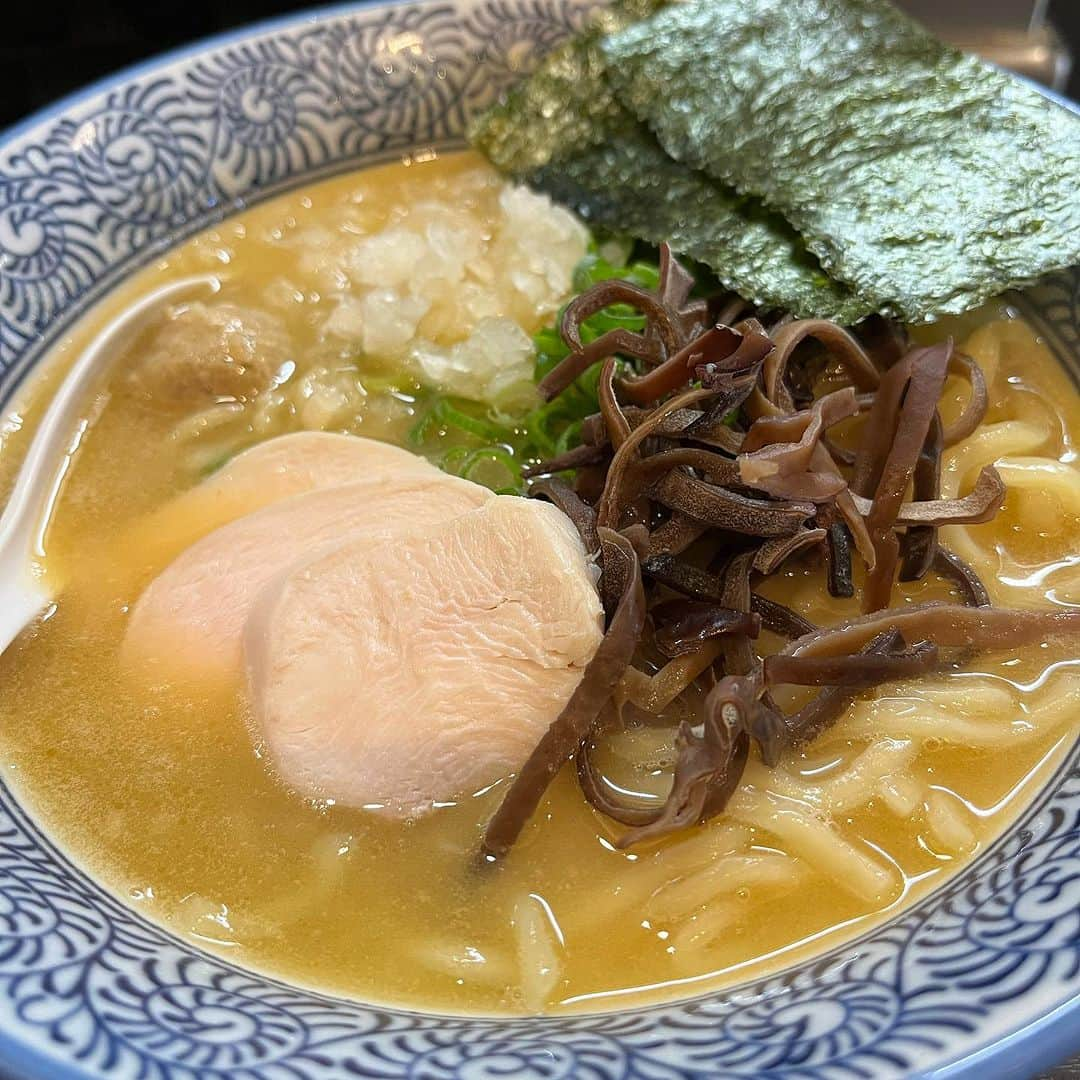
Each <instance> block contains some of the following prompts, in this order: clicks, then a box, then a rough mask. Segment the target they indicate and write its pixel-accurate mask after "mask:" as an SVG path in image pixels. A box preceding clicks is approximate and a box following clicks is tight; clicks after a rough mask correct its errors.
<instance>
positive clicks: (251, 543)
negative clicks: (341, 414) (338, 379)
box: [124, 468, 495, 678]
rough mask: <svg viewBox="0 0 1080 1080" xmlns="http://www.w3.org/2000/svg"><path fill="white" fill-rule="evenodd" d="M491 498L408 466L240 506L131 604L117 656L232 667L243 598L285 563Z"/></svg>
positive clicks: (159, 666)
mask: <svg viewBox="0 0 1080 1080" xmlns="http://www.w3.org/2000/svg"><path fill="white" fill-rule="evenodd" d="M493 498H495V496H494V495H492V493H491V492H490V491H488V490H487V488H483V487H481V486H480V485H479V484H473V483H470V482H469V481H467V480H459V479H457V478H456V477H453V476H447V475H446V474H445V473H442V472H440V471H439V470H438V469H435V468H430V469H429V471H428V472H423V471H418V470H411V469H409V468H406V469H403V470H401V471H400V472H398V473H390V474H381V473H380V474H376V475H373V476H371V477H370V478H368V479H366V480H363V481H360V482H357V483H353V484H345V485H342V486H338V487H331V488H324V489H322V490H320V491H309V492H306V493H305V494H303V495H294V496H292V497H291V498H288V499H284V500H282V501H280V502H276V503H274V504H272V505H271V506H266V507H263V508H262V509H261V510H256V511H255V512H254V513H251V514H246V515H244V516H243V517H240V518H237V519H236V520H235V521H232V522H230V523H229V524H228V525H223V526H222V527H221V528H220V529H215V530H214V531H213V532H211V533H209V534H208V535H207V536H204V537H203V538H202V539H201V540H199V541H198V542H197V543H195V544H193V545H192V546H191V547H189V548H188V549H187V550H186V551H184V552H183V554H181V555H180V556H179V557H178V558H177V559H176V560H175V561H173V562H172V563H171V564H170V565H169V566H168V567H166V569H165V570H164V571H162V573H161V574H159V575H158V576H157V577H156V578H155V579H154V580H153V581H152V582H151V583H150V585H149V586H148V587H147V589H146V590H145V591H144V592H143V594H142V596H141V597H140V598H139V600H138V603H137V604H136V605H135V607H134V610H133V611H132V615H131V620H130V622H129V625H128V630H127V634H126V637H125V642H124V659H125V661H126V662H127V663H128V664H129V665H136V666H144V665H150V666H151V667H152V668H153V669H154V671H156V672H161V673H163V674H175V675H183V674H185V673H190V674H198V675H201V676H203V677H208V678H209V677H215V676H220V675H225V676H228V675H229V674H231V673H237V672H239V670H240V665H241V649H240V639H241V630H242V628H243V625H244V621H245V620H246V618H247V616H248V612H249V611H250V609H251V605H252V603H253V601H254V599H255V597H256V596H257V595H258V593H259V590H260V589H262V587H263V586H264V585H265V584H266V583H267V582H268V581H270V580H271V579H272V578H274V577H275V576H276V575H277V574H279V573H280V572H281V571H282V570H283V569H285V568H287V567H289V566H291V565H292V564H293V563H295V562H297V561H298V560H305V559H310V558H311V557H312V556H313V555H314V554H316V553H318V552H319V551H321V550H322V549H324V548H326V547H327V545H336V544H339V543H341V542H342V541H343V540H345V539H347V538H349V537H351V536H353V535H356V536H361V537H364V538H365V539H366V541H367V542H369V543H371V542H374V541H378V540H383V539H386V538H388V537H391V536H395V535H397V534H398V533H401V532H403V531H409V530H413V529H417V528H420V529H423V528H424V527H425V526H431V525H437V524H439V523H441V522H444V521H449V520H451V519H452V518H455V517H458V516H460V515H461V514H464V513H467V512H468V511H470V510H474V509H476V508H477V507H480V506H482V505H483V504H484V503H486V502H488V501H489V500H490V499H493Z"/></svg>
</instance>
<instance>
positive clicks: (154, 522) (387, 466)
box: [120, 431, 442, 567]
mask: <svg viewBox="0 0 1080 1080" xmlns="http://www.w3.org/2000/svg"><path fill="white" fill-rule="evenodd" d="M438 475H442V474H441V473H440V472H439V470H438V469H437V468H436V467H435V466H434V465H432V464H431V463H430V462H428V461H425V460H424V459H423V458H422V457H418V456H417V455H416V454H411V453H409V451H408V450H403V449H401V447H398V446H393V445H391V444H390V443H384V442H379V441H378V440H376V439H367V438H364V437H362V436H359V435H333V434H329V433H327V432H322V431H300V432H295V433H293V434H289V435H278V436H277V437H276V438H273V439H267V440H266V441H265V442H261V443H258V444H256V445H255V446H252V447H251V448H250V449H248V450H244V451H243V452H242V453H239V454H237V455H236V456H235V457H234V458H232V459H231V460H229V461H227V462H226V463H225V464H224V465H222V466H221V468H220V469H218V470H217V472H215V473H213V474H212V475H210V476H208V477H207V478H206V479H205V480H203V481H202V482H201V483H199V484H196V485H195V486H194V487H193V488H190V489H189V490H188V491H185V492H183V493H182V494H180V495H177V496H176V497H175V498H173V499H170V500H169V501H168V502H167V503H165V505H164V506H162V507H160V508H159V509H157V510H155V511H154V512H153V513H151V514H149V515H148V516H147V517H145V518H143V519H142V520H140V521H139V522H138V523H137V524H136V525H135V527H134V528H133V529H131V530H130V531H129V532H128V533H127V534H126V535H125V536H124V537H123V538H122V541H121V548H122V550H121V552H120V556H121V558H122V559H123V561H124V562H126V563H128V564H132V563H136V564H142V565H145V566H150V567H161V566H163V565H164V564H165V563H166V562H168V561H169V560H170V559H173V558H175V557H176V556H177V555H178V554H179V553H180V552H181V551H183V549H184V548H186V547H187V546H188V545H189V544H193V543H194V542H195V541H196V540H198V539H199V538H200V537H202V536H205V535H206V534H207V533H209V532H210V531H212V530H213V529H217V528H219V527H220V526H222V525H226V524H228V522H230V521H234V520H235V519H236V518H238V517H241V516H242V515H244V514H249V513H251V512H252V511H254V510H258V509H260V508H262V507H263V506H268V505H270V504H271V503H274V502H278V501H280V500H281V499H285V498H288V497H289V496H290V495H299V494H301V493H303V492H305V491H314V490H317V489H319V488H327V487H335V486H337V485H339V484H348V483H352V482H355V481H359V480H380V481H385V482H386V483H393V482H396V481H397V480H399V479H400V478H401V477H402V476H420V477H432V476H438Z"/></svg>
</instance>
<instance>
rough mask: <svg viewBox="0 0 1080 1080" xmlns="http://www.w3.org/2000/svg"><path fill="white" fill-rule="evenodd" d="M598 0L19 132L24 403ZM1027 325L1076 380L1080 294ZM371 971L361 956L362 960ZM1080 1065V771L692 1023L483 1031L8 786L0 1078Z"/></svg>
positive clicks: (4, 215) (131, 94)
mask: <svg viewBox="0 0 1080 1080" xmlns="http://www.w3.org/2000/svg"><path fill="white" fill-rule="evenodd" d="M587 4H588V0H434V2H423V3H421V2H408V0H406V2H403V3H397V4H392V5H377V6H362V7H351V8H339V9H333V10H328V11H325V12H322V13H319V14H317V15H315V16H311V15H307V16H304V17H296V18H292V19H286V20H284V21H281V22H276V23H273V24H269V25H265V26H260V27H255V28H253V29H250V30H246V31H242V32H240V33H237V34H233V35H230V36H227V37H223V38H219V39H216V40H214V41H211V42H208V43H205V44H202V45H198V46H195V47H193V48H191V49H188V50H186V51H183V52H180V53H176V54H174V55H172V56H168V57H164V58H162V59H159V60H156V61H152V62H150V63H148V64H146V65H144V66H142V67H140V68H137V69H134V70H131V71H128V72H126V73H124V74H122V75H119V76H117V77H116V78H114V79H111V80H109V81H107V82H105V83H103V84H100V85H98V86H96V87H93V88H92V89H90V90H88V91H86V92H85V93H83V94H80V95H78V96H76V97H73V98H70V99H68V100H67V101H64V102H61V103H60V104H59V105H57V106H55V107H54V108H52V109H49V110H47V111H46V112H45V113H42V114H40V115H38V116H36V117H33V118H32V119H30V120H28V121H27V122H26V123H24V124H22V125H20V126H19V127H17V128H16V129H14V130H13V131H10V132H8V133H7V135H6V136H4V137H3V138H2V139H0V376H2V380H3V381H2V385H0V398H3V397H6V396H7V395H10V394H11V393H12V392H13V391H14V389H15V388H16V387H17V385H18V384H19V383H20V381H21V380H22V379H24V378H26V377H27V375H28V374H29V373H30V372H31V371H32V370H33V367H34V365H35V363H36V362H37V361H38V360H39V359H40V358H41V357H42V355H43V354H44V353H45V352H46V350H47V349H48V347H49V345H50V343H51V342H52V341H53V340H55V339H56V338H57V337H58V336H59V335H60V334H61V333H62V331H63V330H64V328H65V327H66V326H67V325H68V324H69V323H70V322H71V321H72V320H73V319H74V318H76V317H77V316H78V315H79V314H80V313H81V312H82V311H83V310H84V309H85V308H86V306H87V305H88V304H90V303H92V302H93V301H94V300H95V299H96V298H97V297H99V296H100V295H101V294H102V293H103V292H105V291H106V290H107V289H109V288H110V287H111V286H112V285H113V284H114V283H115V282H117V281H118V280H119V279H120V278H121V277H122V276H123V275H124V274H126V273H127V272H128V271H130V270H131V269H132V268H133V267H135V266H138V265H139V264H140V263H142V262H144V261H146V260H147V259H149V258H150V257H151V255H152V254H153V253H154V252H155V251H158V250H160V249H161V248H162V247H165V246H168V245H171V244H172V243H173V242H175V241H176V240H177V239H178V238H180V237H182V236H185V235H187V234H189V233H191V232H193V231H194V230H196V229H199V228H201V227H203V226H204V225H206V224H208V223H210V222H213V221H215V220H217V219H219V218H220V217H221V216H222V215H224V214H227V213H229V211H230V210H232V209H233V208H234V207H237V206H240V205H243V204H245V203H247V202H250V201H252V200H257V199H261V198H264V197H265V196H267V195H269V194H271V193H273V192H276V191H279V190H281V189H283V188H285V187H289V186H291V185H295V184H299V183H303V182H307V181H309V180H311V179H312V178H314V177H317V176H322V175H326V174H330V173H333V172H336V171H340V170H344V169H354V168H356V167H358V166H360V165H363V164H369V163H373V162H376V161H379V160H380V159H385V158H388V157H393V156H397V155H402V154H407V153H411V152H413V151H415V150H417V149H418V148H423V147H428V146H434V145H453V144H454V143H455V142H457V141H459V140H460V137H461V132H462V128H463V125H464V121H465V118H466V116H467V115H468V114H469V113H470V112H472V111H474V110H476V109H477V108H478V107H481V106H483V105H484V104H485V103H487V102H490V101H491V100H492V99H493V98H494V96H495V95H496V94H497V93H498V92H499V90H500V89H502V88H503V87H505V86H506V85H508V84H509V83H510V82H512V81H513V80H514V79H515V78H517V77H518V76H519V74H520V73H521V72H522V71H524V70H527V69H528V68H529V67H530V66H531V65H532V64H533V63H534V62H535V60H536V58H538V57H539V56H540V55H542V54H543V53H544V52H545V51H546V50H547V49H549V48H550V47H551V46H552V45H554V44H555V43H557V42H558V41H559V40H560V39H562V38H563V37H565V36H566V35H567V34H569V33H571V32H572V31H573V30H574V29H575V28H576V27H577V26H579V25H580V23H581V21H582V19H583V17H584V15H585V13H586V11H587ZM1018 302H1021V303H1024V304H1025V306H1026V309H1027V312H1028V314H1029V315H1030V317H1031V318H1032V319H1033V320H1034V321H1035V322H1036V324H1037V326H1038V327H1039V328H1040V330H1041V331H1042V332H1043V333H1044V335H1045V336H1046V338H1047V340H1048V341H1049V342H1050V343H1051V344H1052V345H1053V346H1054V348H1055V349H1057V350H1058V352H1059V353H1060V355H1061V357H1062V359H1064V360H1065V361H1066V362H1067V363H1069V364H1070V365H1071V366H1072V367H1073V370H1074V371H1075V370H1076V364H1077V361H1076V357H1077V355H1078V354H1080V277H1077V276H1075V275H1059V276H1058V277H1056V278H1054V279H1052V280H1050V281H1048V282H1047V283H1046V284H1045V285H1043V286H1042V287H1040V288H1039V289H1038V290H1036V291H1035V292H1034V293H1032V294H1030V295H1029V296H1028V297H1027V298H1024V299H1023V300H1019V299H1018ZM357 962H358V963H362V962H363V958H362V957H358V958H357ZM1077 1049H1080V754H1078V753H1077V752H1075V751H1074V752H1073V753H1072V754H1071V755H1070V756H1069V759H1068V760H1067V761H1066V763H1065V764H1064V765H1062V767H1061V768H1060V770H1059V771H1058V773H1057V775H1056V776H1055V778H1054V779H1053V781H1052V782H1051V783H1050V784H1049V785H1048V786H1047V787H1046V789H1045V790H1044V791H1043V793H1042V794H1041V795H1040V796H1039V797H1038V798H1037V800H1036V801H1035V803H1034V805H1033V806H1031V808H1030V809H1029V810H1028V812H1027V813H1026V814H1024V815H1023V816H1022V818H1021V820H1020V821H1018V822H1017V824H1016V826H1015V827H1014V828H1013V829H1012V830H1011V831H1010V832H1009V833H1008V834H1007V835H1005V836H1003V837H1002V838H1001V839H1000V840H999V841H998V842H997V843H996V844H994V845H993V846H991V847H990V848H989V849H988V850H986V851H985V852H984V853H983V854H982V856H981V857H980V858H979V859H978V860H977V861H975V862H974V863H973V864H972V865H971V866H969V867H968V868H967V869H966V870H965V871H964V872H963V873H961V874H960V875H959V876H958V877H956V878H955V879H953V881H952V882H951V883H950V884H948V885H947V886H946V887H944V888H942V889H940V890H939V891H938V892H936V893H935V894H934V895H932V896H931V897H930V898H928V899H926V900H925V901H923V902H922V903H921V904H918V905H917V906H916V907H913V908H911V909H910V910H908V911H907V912H906V913H904V914H903V915H901V916H900V917H898V918H896V919H894V920H893V921H891V922H889V923H887V924H885V925H883V926H882V927H881V928H880V929H878V930H876V931H874V932H873V933H870V934H867V935H865V936H864V937H862V938H860V939H858V940H857V941H855V942H852V943H851V944H849V945H846V946H845V947H843V948H840V949H837V950H834V951H833V952H830V953H828V954H827V955H823V956H821V957H820V958H818V959H817V960H815V961H813V962H811V963H807V964H803V965H802V966H799V967H796V968H792V969H790V970H788V971H785V972H783V973H781V974H779V975H776V976H774V977H771V978H768V979H764V980H759V981H756V982H753V983H748V984H746V985H743V986H739V987H737V988H735V989H731V990H728V991H725V992H723V993H714V994H711V995H708V996H706V997H699V998H695V999H694V1000H692V1001H687V1002H684V1003H681V1004H676V1005H664V1006H658V1007H655V1008H648V1009H635V1010H633V1011H628V1012H623V1013H607V1014H604V1015H597V1016H579V1017H573V1018H560V1019H535V1020H482V1019H461V1018H447V1017H441V1016H432V1015H420V1014H416V1013H410V1012H402V1011H397V1010H390V1009H385V1008H376V1007H369V1006H364V1005H359V1004H355V1003H351V1002H346V1001H341V1000H337V999H334V998H331V997H324V996H320V995H318V994H314V993H310V992H307V991H302V990H298V989H294V988H292V987H289V986H285V985H282V984H281V983H278V982H275V981H274V980H272V979H268V978H264V977H262V976H260V975H256V974H252V973H250V972H247V971H244V970H241V969H239V968H236V967H233V966H231V965H230V964H228V963H226V962H224V961H222V960H219V959H217V958H215V957H212V956H210V955H208V954H205V953H203V952H201V951H200V950H199V949H197V948H194V947H193V946H191V945H190V944H188V943H186V942H182V941H180V940H178V939H177V938H175V937H173V936H172V935H170V934H169V933H166V932H165V931H164V930H161V929H159V928H158V927H156V926H154V925H151V924H150V923H147V922H146V921H144V920H143V919H142V918H140V917H139V916H138V915H136V914H135V913H134V912H133V911H131V910H129V909H128V908H127V907H125V906H124V905H123V904H122V903H120V902H119V901H118V900H116V899H115V898H114V897H113V896H111V895H110V894H109V893H108V892H106V891H105V890H104V889H103V888H102V887H100V886H99V885H97V884H96V883H95V882H94V881H92V880H91V879H90V878H89V877H87V876H86V875H85V874H84V873H83V872H81V871H80V870H79V869H78V867H77V866H76V865H74V864H73V862H72V861H71V859H70V858H69V857H68V856H67V855H66V854H65V853H64V852H62V851H60V850H58V849H57V848H56V846H54V845H53V844H52V843H51V842H50V840H49V838H48V837H47V836H45V835H43V834H42V832H41V830H40V829H39V828H38V827H37V826H36V824H35V823H34V821H33V820H32V818H31V817H30V816H29V815H28V814H27V813H26V811H25V810H23V809H22V808H21V807H20V806H19V805H18V804H17V803H16V801H15V799H14V798H13V797H12V796H11V794H10V793H9V792H7V791H6V790H5V789H3V788H0V1072H2V1073H3V1074H4V1075H8V1074H11V1075H15V1076H26V1077H50V1078H52V1077H60V1078H74V1077H81V1076H94V1077H99V1076H107V1077H110V1078H128V1077H131V1078H140V1080H157V1078H190V1077H195V1076H198V1077H214V1076H220V1077H226V1076H227V1077H230V1078H255V1077H259V1078H266V1080H294V1078H295V1080H302V1078H309V1077H318V1078H334V1080H337V1078H341V1077H348V1076H357V1077H381V1078H387V1080H389V1078H397V1077H400V1078H406V1077H408V1078H410V1080H443V1078H446V1080H450V1078H453V1077H460V1078H470V1080H472V1078H476V1080H480V1078H494V1077H513V1078H525V1077H543V1078H546V1080H555V1078H565V1080H609V1078H612V1080H614V1078H622V1077H627V1078H629V1077H634V1078H640V1080H675V1078H686V1077H696V1076H704V1075H711V1076H723V1077H734V1076H739V1077H785V1078H788V1077H790V1078H796V1077H798V1078H802V1080H817V1078H826V1077H830V1078H831V1077H836V1078H845V1080H846V1078H856V1077H884V1076H901V1075H912V1074H918V1075H926V1076H934V1077H946V1076H949V1077H953V1076H976V1075H984V1076H994V1077H1003V1076H1029V1075H1031V1074H1032V1073H1033V1072H1035V1071H1036V1070H1037V1069H1038V1068H1040V1067H1042V1066H1045V1065H1049V1064H1052V1063H1054V1062H1055V1061H1058V1060H1061V1059H1062V1058H1064V1057H1067V1056H1068V1055H1069V1054H1070V1053H1071V1052H1074V1051H1076V1050H1077Z"/></svg>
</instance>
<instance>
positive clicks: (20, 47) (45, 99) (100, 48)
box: [0, 0, 1080, 128]
mask: <svg viewBox="0 0 1080 1080" xmlns="http://www.w3.org/2000/svg"><path fill="white" fill-rule="evenodd" d="M942 3H943V4H946V5H947V3H948V0H942ZM4 6H5V8H7V11H5V16H4V21H5V24H6V25H5V31H6V32H5V34H4V37H3V39H2V40H0V128H3V127H6V126H7V125H8V124H10V123H12V122H14V121H15V120H18V119H20V118H21V117H22V116H25V115H26V114H27V113H29V112H32V111H33V110H34V109H37V108H40V107H41V106H42V105H46V104H48V103H49V102H50V101H52V100H53V99H55V98H57V97H60V96H61V95H63V94H66V93H68V92H70V91H72V90H77V89H78V88H79V87H80V86H83V85H84V84H86V83H88V82H91V81H92V80H94V79H97V78H100V77H101V76H103V75H108V74H109V73H110V72H113V71H115V70H116V69H117V68H121V67H124V66H125V65H127V64H131V63H134V62H136V61H139V60H144V59H146V58H148V57H150V56H152V55H153V54H155V53H159V52H163V51H165V50H167V49H172V48H175V47H176V46H177V45H183V44H185V43H186V42H190V41H193V40H195V39H197V38H201V37H206V36H207V35H210V34H215V33H218V32H219V31H221V30H227V29H229V28H230V27H234V26H242V25H243V24H244V23H250V22H254V21H257V20H259V19H265V18H269V17H272V16H275V15H282V14H287V13H289V12H293V11H297V10H298V9H300V8H302V7H304V6H305V5H303V4H302V3H300V2H298V0H217V2H214V0H142V2H141V3H140V2H138V0H84V2H81V3H80V2H79V0H57V2H56V3H50V4H42V6H41V7H40V8H38V7H37V6H36V5H35V4H34V3H33V0H31V2H30V3H27V4H25V5H23V4H11V5H4ZM16 13H18V14H17V15H16ZM12 17H19V18H21V19H23V20H25V25H24V26H22V27H21V28H19V27H17V26H16V27H12V26H11V23H10V21H9V20H10V19H11V18H12ZM1050 19H1051V21H1052V22H1053V23H1054V24H1055V25H1056V26H1057V27H1058V29H1059V30H1060V31H1061V33H1062V36H1063V37H1065V38H1066V39H1067V40H1068V42H1069V43H1070V45H1071V48H1072V52H1073V55H1074V56H1076V57H1077V58H1078V64H1077V67H1078V68H1080V0H1050ZM1068 89H1069V92H1070V93H1071V94H1072V96H1073V97H1075V98H1077V99H1080V71H1076V72H1074V74H1073V77H1072V81H1071V83H1070V85H1069V88H1068Z"/></svg>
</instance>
